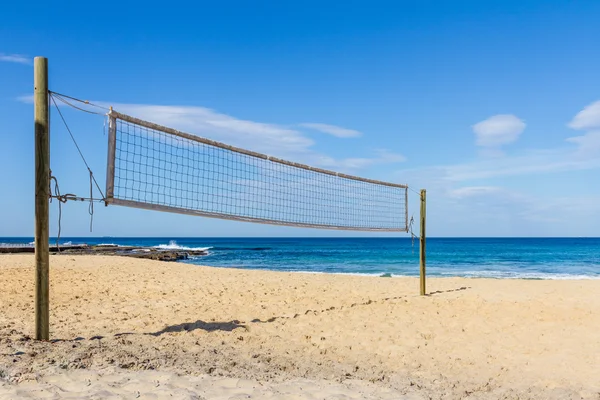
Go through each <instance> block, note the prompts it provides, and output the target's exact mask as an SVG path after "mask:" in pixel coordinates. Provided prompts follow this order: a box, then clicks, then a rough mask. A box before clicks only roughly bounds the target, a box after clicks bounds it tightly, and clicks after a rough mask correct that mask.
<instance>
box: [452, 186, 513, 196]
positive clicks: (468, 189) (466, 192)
mask: <svg viewBox="0 0 600 400" xmlns="http://www.w3.org/2000/svg"><path fill="white" fill-rule="evenodd" d="M501 190H502V189H501V188H499V187H497V186H465V187H461V188H458V189H452V190H450V191H448V195H449V196H450V197H452V198H456V199H464V198H469V197H476V196H481V195H488V194H492V193H498V192H500V191H501Z"/></svg>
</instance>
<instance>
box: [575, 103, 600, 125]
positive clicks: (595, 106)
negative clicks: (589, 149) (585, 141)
mask: <svg viewBox="0 0 600 400" xmlns="http://www.w3.org/2000/svg"><path fill="white" fill-rule="evenodd" d="M568 125H569V127H570V128H573V129H581V130H588V129H595V128H600V100H598V101H596V102H594V103H592V104H590V105H588V106H586V107H585V108H584V109H583V110H581V111H579V112H578V113H577V115H575V117H573V119H572V120H571V122H569V124H568Z"/></svg>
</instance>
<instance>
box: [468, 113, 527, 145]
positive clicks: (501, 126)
mask: <svg viewBox="0 0 600 400" xmlns="http://www.w3.org/2000/svg"><path fill="white" fill-rule="evenodd" d="M525 126H526V125H525V122H523V121H522V120H521V119H519V118H517V117H516V116H514V115H512V114H499V115H494V116H492V117H489V118H488V119H486V120H483V121H481V122H478V123H476V124H475V125H473V132H475V136H476V138H477V139H476V144H477V145H478V146H482V147H486V148H498V147H500V146H502V145H505V144H509V143H512V142H514V141H516V140H517V139H518V138H519V136H520V135H521V133H523V131H524V130H525Z"/></svg>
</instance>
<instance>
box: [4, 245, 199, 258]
mask: <svg viewBox="0 0 600 400" xmlns="http://www.w3.org/2000/svg"><path fill="white" fill-rule="evenodd" d="M34 251H35V248H34V247H33V246H23V245H21V246H11V247H9V246H5V247H0V253H33V252H34ZM50 252H51V253H52V254H71V255H94V254H97V255H107V256H110V255H113V256H127V257H135V258H147V259H150V260H159V261H180V260H187V259H188V258H190V257H195V256H205V255H207V254H208V252H207V251H206V250H164V249H157V248H155V247H138V246H112V245H101V246H89V245H87V244H82V245H64V246H60V247H56V246H50Z"/></svg>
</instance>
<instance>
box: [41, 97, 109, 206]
mask: <svg viewBox="0 0 600 400" xmlns="http://www.w3.org/2000/svg"><path fill="white" fill-rule="evenodd" d="M50 98H51V99H52V102H53V103H54V105H55V106H56V110H57V111H58V114H59V115H60V118H61V119H62V121H63V123H64V124H65V127H66V128H67V131H68V132H69V135H70V136H71V140H73V143H74V144H75V147H76V148H77V151H78V152H79V155H80V156H81V159H82V160H83V163H84V164H85V166H86V167H87V169H88V171H89V173H90V179H91V180H93V181H94V183H95V184H96V187H97V188H98V191H99V192H100V194H101V195H102V197H103V198H104V193H103V192H102V189H100V185H98V182H97V181H96V178H95V177H94V173H93V172H92V169H91V168H90V166H89V165H88V163H87V161H86V160H85V157H84V156H83V153H82V152H81V149H80V148H79V145H78V144H77V141H76V140H75V137H74V136H73V133H72V132H71V129H70V128H69V125H68V124H67V121H66V120H65V117H64V116H63V114H62V112H61V111H60V108H59V107H58V104H57V103H56V100H54V96H53V95H52V96H50ZM90 197H92V196H90Z"/></svg>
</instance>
